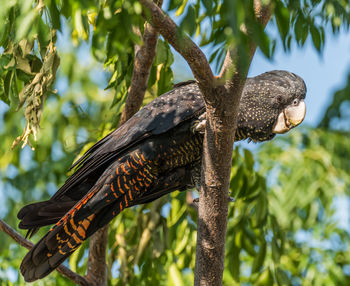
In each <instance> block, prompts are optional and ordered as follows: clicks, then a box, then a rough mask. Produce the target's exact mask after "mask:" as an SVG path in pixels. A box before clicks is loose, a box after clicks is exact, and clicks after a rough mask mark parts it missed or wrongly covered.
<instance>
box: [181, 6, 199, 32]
mask: <svg viewBox="0 0 350 286" xmlns="http://www.w3.org/2000/svg"><path fill="white" fill-rule="evenodd" d="M180 27H181V29H182V31H184V32H187V33H188V34H189V35H190V36H192V35H193V34H194V33H195V32H196V28H197V24H196V14H195V11H194V8H193V6H191V5H189V6H188V9H187V13H186V16H185V18H184V19H183V20H182V23H181V25H180Z"/></svg>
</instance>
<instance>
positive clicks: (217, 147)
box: [140, 0, 270, 285]
mask: <svg viewBox="0 0 350 286" xmlns="http://www.w3.org/2000/svg"><path fill="white" fill-rule="evenodd" d="M140 2H141V3H142V5H143V6H144V8H146V9H145V10H146V11H145V14H146V15H147V16H148V17H149V18H150V21H151V23H152V25H153V26H154V27H155V28H156V29H157V30H158V31H159V32H160V34H161V35H162V36H163V37H164V38H165V39H166V40H167V41H168V42H169V43H170V44H171V45H172V46H173V47H174V48H175V50H177V51H178V52H179V53H180V54H181V55H182V56H183V57H184V58H185V60H186V61H187V62H188V64H189V66H190V68H191V70H192V72H193V75H194V77H195V78H196V80H197V81H198V85H199V87H200V89H201V92H202V95H203V97H204V99H205V102H206V111H207V125H206V132H205V136H204V143H203V160H202V183H201V190H200V195H199V205H198V222H197V224H198V234H197V249H196V266H195V281H194V284H195V285H221V284H222V277H223V270H224V259H225V236H226V227H227V213H228V190H229V179H230V170H231V157H232V151H233V143H234V134H235V130H236V125H237V124H236V121H237V114H238V107H239V102H240V98H241V93H242V89H243V86H244V82H245V79H246V75H247V72H248V68H249V65H248V66H246V67H243V68H241V69H239V68H238V65H237V62H238V59H239V56H240V55H239V54H238V52H237V50H236V49H234V48H233V49H232V50H230V51H229V52H228V54H227V57H226V59H225V63H224V68H223V70H222V72H221V73H220V76H219V77H218V78H217V79H216V78H214V77H213V73H212V71H211V69H210V66H209V64H208V62H207V59H206V57H205V56H204V54H203V53H202V51H201V50H200V49H199V48H198V47H197V46H196V45H195V44H194V43H193V42H192V40H191V39H190V38H189V37H187V36H184V37H182V38H181V39H179V38H178V35H179V32H178V28H177V26H176V24H175V23H174V22H173V21H172V20H171V19H170V18H169V17H168V16H166V15H165V14H164V13H163V11H162V10H161V9H159V8H158V7H156V6H155V5H154V4H153V3H152V2H151V1H150V0H140ZM268 11H269V9H268V8H267V9H266V8H265V7H263V5H262V4H261V2H260V1H259V0H255V14H256V16H257V18H258V20H259V21H260V22H261V23H262V24H263V25H266V23H267V22H268V19H269V17H270V14H269V13H268ZM255 49H256V46H255V44H254V43H251V44H250V49H249V56H250V60H251V59H252V57H253V55H254V53H255ZM249 63H250V61H249Z"/></svg>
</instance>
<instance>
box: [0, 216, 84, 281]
mask: <svg viewBox="0 0 350 286" xmlns="http://www.w3.org/2000/svg"><path fill="white" fill-rule="evenodd" d="M0 230H1V231H3V232H4V233H6V234H7V235H8V236H10V237H11V238H12V239H13V240H14V241H16V242H17V243H18V244H19V245H21V246H23V247H25V248H27V249H31V248H32V247H33V243H31V242H30V241H29V240H26V239H25V238H24V237H23V236H21V235H20V234H19V233H18V232H17V231H15V230H14V229H13V228H12V227H10V226H9V225H8V224H7V223H5V222H4V221H2V220H0ZM56 270H57V271H58V272H59V273H61V274H62V275H63V276H65V277H67V278H68V279H70V280H72V281H73V282H74V283H76V284H78V285H81V286H88V285H90V283H89V282H88V280H87V279H86V278H85V277H83V276H80V275H79V274H77V273H75V272H73V271H71V270H70V269H68V268H67V267H65V266H63V265H61V266H59V267H57V268H56Z"/></svg>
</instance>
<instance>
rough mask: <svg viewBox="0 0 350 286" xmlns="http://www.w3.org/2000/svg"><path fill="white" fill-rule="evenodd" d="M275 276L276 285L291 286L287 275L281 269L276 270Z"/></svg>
mask: <svg viewBox="0 0 350 286" xmlns="http://www.w3.org/2000/svg"><path fill="white" fill-rule="evenodd" d="M275 275H276V278H277V282H278V285H281V286H284V285H291V283H290V280H289V278H288V275H287V274H286V272H284V271H283V270H282V269H281V268H279V267H277V268H276V270H275Z"/></svg>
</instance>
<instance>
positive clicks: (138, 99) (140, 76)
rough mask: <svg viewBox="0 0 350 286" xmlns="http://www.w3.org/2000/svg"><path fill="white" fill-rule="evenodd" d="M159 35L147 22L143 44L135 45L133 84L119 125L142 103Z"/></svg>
mask: <svg viewBox="0 0 350 286" xmlns="http://www.w3.org/2000/svg"><path fill="white" fill-rule="evenodd" d="M140 36H141V35H140ZM158 37H159V34H158V32H156V30H155V29H154V28H153V27H152V26H151V25H150V24H149V23H146V24H145V30H144V33H143V45H142V46H137V45H136V46H135V50H136V54H135V60H134V70H133V72H132V78H131V85H130V87H129V90H128V98H127V99H126V102H125V106H124V110H123V113H122V116H121V118H120V121H119V125H122V124H123V123H124V122H126V121H127V120H128V119H129V118H130V117H131V116H133V115H134V114H135V113H136V112H137V111H138V110H139V108H140V106H141V104H142V101H143V98H144V96H145V92H146V89H147V84H148V78H149V74H150V71H151V67H152V63H153V59H154V57H155V55H156V48H157V41H158Z"/></svg>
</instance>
